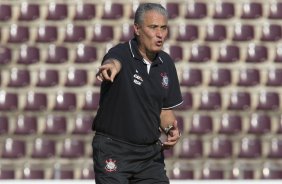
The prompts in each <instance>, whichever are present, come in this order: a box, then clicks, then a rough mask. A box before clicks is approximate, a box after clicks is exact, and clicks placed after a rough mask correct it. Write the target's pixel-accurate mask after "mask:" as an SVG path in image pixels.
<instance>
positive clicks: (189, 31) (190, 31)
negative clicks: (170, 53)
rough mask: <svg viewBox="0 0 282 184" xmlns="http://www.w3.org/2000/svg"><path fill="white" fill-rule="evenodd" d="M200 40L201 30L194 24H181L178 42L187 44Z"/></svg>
mask: <svg viewBox="0 0 282 184" xmlns="http://www.w3.org/2000/svg"><path fill="white" fill-rule="evenodd" d="M198 38H199V28H198V26H197V25H193V24H189V25H188V24H180V25H178V28H177V33H176V41H180V42H187V41H194V40H196V39H198Z"/></svg>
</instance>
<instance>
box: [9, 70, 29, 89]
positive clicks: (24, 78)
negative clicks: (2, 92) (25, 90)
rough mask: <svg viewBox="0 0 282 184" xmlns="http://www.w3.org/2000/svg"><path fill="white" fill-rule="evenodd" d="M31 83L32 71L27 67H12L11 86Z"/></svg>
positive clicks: (24, 85) (22, 85)
mask: <svg viewBox="0 0 282 184" xmlns="http://www.w3.org/2000/svg"><path fill="white" fill-rule="evenodd" d="M29 84H30V73H29V70H26V69H18V68H12V69H11V71H10V78H9V82H8V86H9V87H15V88H18V87H26V86H28V85H29Z"/></svg>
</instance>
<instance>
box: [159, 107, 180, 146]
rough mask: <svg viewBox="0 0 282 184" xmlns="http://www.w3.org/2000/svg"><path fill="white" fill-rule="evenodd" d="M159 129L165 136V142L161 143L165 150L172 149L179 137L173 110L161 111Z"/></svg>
mask: <svg viewBox="0 0 282 184" xmlns="http://www.w3.org/2000/svg"><path fill="white" fill-rule="evenodd" d="M160 119H161V125H160V126H161V129H162V130H163V132H165V133H166V134H167V140H166V141H165V142H164V143H163V144H164V147H165V148H166V149H169V148H171V147H173V146H174V145H175V144H176V143H177V141H178V139H179V138H180V136H181V133H180V131H179V129H178V126H177V121H176V117H175V115H174V113H173V110H171V109H169V110H162V112H161V115H160Z"/></svg>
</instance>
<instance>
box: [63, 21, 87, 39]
mask: <svg viewBox="0 0 282 184" xmlns="http://www.w3.org/2000/svg"><path fill="white" fill-rule="evenodd" d="M64 36H65V37H64V42H66V43H73V42H82V41H84V40H85V39H86V30H85V27H84V26H81V25H74V24H71V23H70V24H67V25H66V27H65V32H64Z"/></svg>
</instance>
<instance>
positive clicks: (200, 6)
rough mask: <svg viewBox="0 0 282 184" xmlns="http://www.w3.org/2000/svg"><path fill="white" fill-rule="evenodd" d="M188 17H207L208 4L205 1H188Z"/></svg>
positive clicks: (186, 7) (186, 8)
mask: <svg viewBox="0 0 282 184" xmlns="http://www.w3.org/2000/svg"><path fill="white" fill-rule="evenodd" d="M185 10H186V11H185V15H184V17H185V18H186V19H202V18H205V17H207V14H208V12H207V5H206V3H204V2H188V3H187V4H186V5H185Z"/></svg>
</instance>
